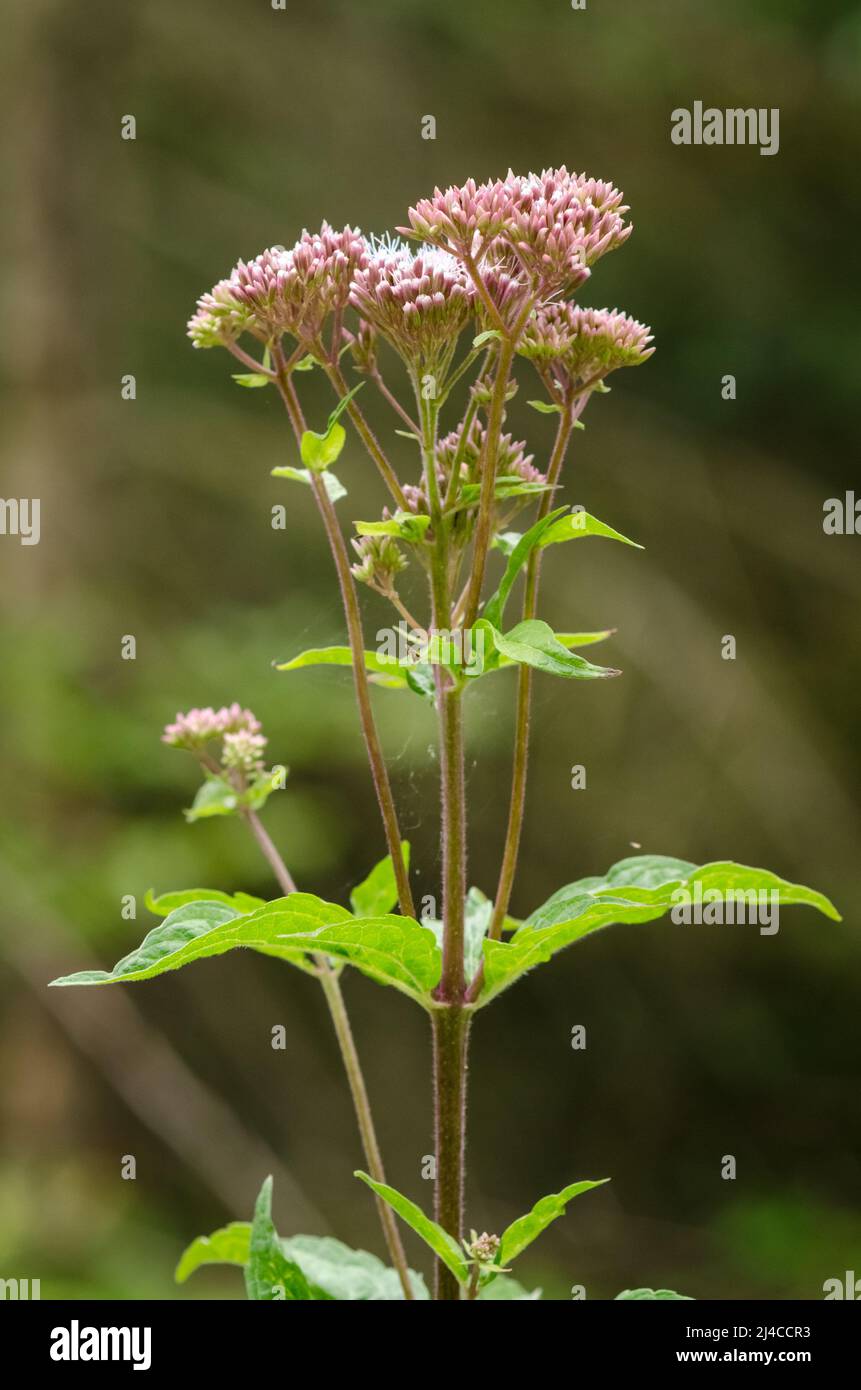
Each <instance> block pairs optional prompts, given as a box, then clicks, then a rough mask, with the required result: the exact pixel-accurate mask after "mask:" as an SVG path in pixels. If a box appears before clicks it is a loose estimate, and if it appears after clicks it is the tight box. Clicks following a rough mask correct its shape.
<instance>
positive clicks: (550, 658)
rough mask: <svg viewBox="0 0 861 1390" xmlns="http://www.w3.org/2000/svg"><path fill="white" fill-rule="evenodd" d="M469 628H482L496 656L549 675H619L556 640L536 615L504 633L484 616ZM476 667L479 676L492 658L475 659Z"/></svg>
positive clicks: (489, 667) (570, 677)
mask: <svg viewBox="0 0 861 1390" xmlns="http://www.w3.org/2000/svg"><path fill="white" fill-rule="evenodd" d="M473 632H475V633H476V634H478V633H479V632H484V633H485V634H486V637H487V638H489V640H490V643H491V646H492V647H493V648H494V649H495V650H496V652H498V653H499V655H500V656H502V657H507V658H508V659H509V661H513V662H516V663H517V664H518V665H521V666H534V667H535V669H536V670H538V671H546V672H547V673H548V674H549V675H552V676H564V677H566V678H567V679H568V680H598V679H606V678H607V677H609V676H618V675H620V672H619V671H616V670H614V669H613V668H612V667H609V666H594V665H593V664H592V662H591V661H587V660H586V658H585V657H584V656H577V654H576V652H570V651H569V650H568V648H567V647H564V646H563V645H562V643H561V642H560V641H559V639H558V638H557V636H556V634H555V633H554V631H553V629H552V628H551V627H550V626H549V625H548V624H547V623H545V622H542V621H541V619H539V618H529V619H527V620H526V621H525V622H522V623H518V624H517V626H516V627H513V628H512V629H511V631H510V632H506V633H505V634H503V633H501V632H499V631H498V629H497V628H495V627H494V626H493V624H492V623H489V622H488V621H487V619H486V618H479V620H478V622H477V623H476V624H475V627H474V629H473ZM479 650H480V648H479ZM476 668H477V669H476V675H477V676H480V675H483V674H484V673H485V671H486V670H493V669H494V662H493V661H490V662H487V661H485V662H484V663H481V662H478V663H476ZM466 675H467V676H470V675H471V672H470V670H469V669H467V670H466Z"/></svg>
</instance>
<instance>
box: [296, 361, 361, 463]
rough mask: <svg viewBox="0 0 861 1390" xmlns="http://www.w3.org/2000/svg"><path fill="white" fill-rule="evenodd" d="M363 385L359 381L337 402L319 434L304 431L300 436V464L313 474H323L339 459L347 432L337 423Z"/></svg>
mask: <svg viewBox="0 0 861 1390" xmlns="http://www.w3.org/2000/svg"><path fill="white" fill-rule="evenodd" d="M364 384H365V383H364V382H363V381H360V382H359V384H358V386H354V387H353V389H352V391H348V392H347V394H346V396H344V397H343V398H342V399H341V400H340V401H339V402H338V404H337V405H336V406H335V409H334V410H333V411H332V413H331V415H330V416H329V419H328V421H327V423H326V428H325V430H323V432H322V433H321V434H318V433H317V431H316V430H306V431H305V433H304V434H303V435H302V439H301V441H300V445H299V452H300V453H301V455H302V462H303V463H304V464H305V466H306V468H310V469H311V471H312V472H313V473H324V472H325V471H326V469H327V468H328V467H329V466H330V464H333V463H335V461H336V460H337V458H338V457H339V455H340V453H341V450H342V449H343V447H344V445H345V443H346V442H347V432H346V430H345V429H344V426H343V425H339V424H338V421H339V420H340V418H341V416H342V415H343V413H344V411H345V410H346V409H347V406H348V405H349V404H350V401H351V400H352V399H353V397H354V396H355V394H356V392H357V391H361V389H362V387H363V386H364Z"/></svg>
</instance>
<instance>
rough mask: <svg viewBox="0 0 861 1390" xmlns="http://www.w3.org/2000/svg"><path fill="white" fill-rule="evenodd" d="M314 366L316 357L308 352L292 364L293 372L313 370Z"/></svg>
mask: <svg viewBox="0 0 861 1390" xmlns="http://www.w3.org/2000/svg"><path fill="white" fill-rule="evenodd" d="M316 366H317V359H316V357H314V355H313V354H312V353H310V352H308V353H306V354H305V356H304V357H300V359H299V361H298V362H297V363H296V365H295V366H294V368H293V370H294V372H313V370H314V368H315V367H316Z"/></svg>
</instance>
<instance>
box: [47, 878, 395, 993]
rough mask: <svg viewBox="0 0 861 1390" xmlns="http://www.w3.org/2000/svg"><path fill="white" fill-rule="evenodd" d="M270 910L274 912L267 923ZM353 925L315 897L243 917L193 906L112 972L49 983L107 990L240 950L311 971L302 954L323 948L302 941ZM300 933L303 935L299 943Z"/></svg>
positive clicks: (293, 897)
mask: <svg viewBox="0 0 861 1390" xmlns="http://www.w3.org/2000/svg"><path fill="white" fill-rule="evenodd" d="M270 909H275V910H274V911H273V912H272V913H271V914H270V916H269V917H268V918H267V917H266V914H267V913H269V912H270ZM351 920H352V919H351V917H350V914H349V912H347V910H346V908H343V907H339V906H338V905H337V903H327V902H324V900H323V899H322V898H316V897H315V896H314V894H313V893H291V894H290V895H289V897H286V898H276V899H275V900H274V902H272V903H266V904H265V905H264V906H263V907H262V908H260V909H258V910H257V911H255V912H251V913H247V914H246V913H242V914H240V913H239V912H237V911H236V909H235V908H233V907H230V906H229V905H228V904H226V903H219V902H190V903H187V904H186V905H185V906H184V907H178V908H177V909H176V910H175V911H174V912H171V913H170V915H169V916H168V917H166V918H165V920H164V921H163V922H162V924H161V926H159V927H154V928H153V930H152V931H151V932H149V933H148V935H147V936H145V937H144V939H143V941H142V942H141V944H140V946H138V947H137V948H136V950H134V951H132V952H131V953H130V954H129V955H127V956H124V957H123V958H122V960H120V961H118V962H117V964H116V965H115V966H114V968H113V970H111V971H106V970H83V971H80V972H79V973H78V974H76V975H64V976H61V978H60V979H58V980H53V981H52V982H51V983H52V984H54V985H107V984H122V983H127V982H129V981H132V980H151V979H154V978H155V976H157V975H164V974H165V973H166V972H167V971H169V970H179V969H180V967H181V966H183V965H189V964H191V962H192V961H195V960H204V959H206V958H208V957H210V956H220V955H223V954H224V953H225V951H232V950H234V949H235V948H237V947H242V946H245V947H248V948H249V949H250V950H253V951H260V952H261V954H263V955H267V956H275V957H277V958H278V959H279V960H286V961H288V962H289V963H290V964H291V965H299V966H300V967H301V968H303V969H306V970H309V971H310V970H312V969H313V967H312V965H311V964H310V963H309V962H306V961H305V960H304V954H305V952H306V951H307V950H311V951H316V950H318V949H321V948H319V947H317V946H316V945H311V946H305V944H304V942H305V941H306V940H307V941H313V939H314V934H315V932H317V931H318V930H319V928H320V927H321V926H325V925H331V924H333V923H338V922H342V921H347V922H349V921H351ZM394 920H397V921H400V920H402V919H401V918H396V919H394ZM301 933H304V936H301V944H300V934H301ZM288 938H289V939H288ZM294 943H295V944H294Z"/></svg>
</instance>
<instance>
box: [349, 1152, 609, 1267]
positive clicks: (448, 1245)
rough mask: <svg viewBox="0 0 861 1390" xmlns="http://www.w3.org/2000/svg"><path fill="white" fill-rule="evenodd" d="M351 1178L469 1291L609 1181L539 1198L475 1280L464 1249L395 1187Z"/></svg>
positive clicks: (573, 1186)
mask: <svg viewBox="0 0 861 1390" xmlns="http://www.w3.org/2000/svg"><path fill="white" fill-rule="evenodd" d="M355 1176H356V1177H357V1178H360V1179H361V1180H362V1182H364V1183H366V1184H367V1185H368V1187H370V1189H371V1191H372V1192H375V1193H376V1195H377V1196H378V1197H379V1198H381V1200H382V1201H384V1202H386V1203H388V1205H389V1206H390V1207H391V1208H392V1210H393V1211H394V1212H396V1213H397V1215H398V1216H399V1217H400V1218H401V1220H402V1221H404V1222H406V1224H407V1225H408V1226H409V1227H410V1229H411V1230H413V1231H415V1233H416V1235H418V1236H421V1238H422V1240H423V1241H424V1242H425V1244H426V1245H427V1246H428V1247H429V1248H430V1249H431V1250H432V1251H433V1253H434V1254H435V1255H436V1256H437V1258H438V1259H440V1260H442V1262H443V1264H444V1265H445V1266H446V1268H447V1269H448V1270H449V1271H450V1272H451V1273H452V1274H453V1275H454V1277H455V1279H456V1280H457V1282H458V1283H459V1284H460V1286H461V1288H462V1289H464V1290H471V1291H474V1290H478V1289H481V1288H483V1287H485V1286H487V1285H489V1284H491V1283H492V1282H493V1281H494V1280H495V1279H497V1278H498V1277H499V1276H500V1275H501V1274H502V1273H503V1271H504V1270H506V1269H507V1267H508V1266H509V1265H510V1264H511V1262H512V1260H515V1259H516V1258H517V1256H518V1255H520V1254H522V1253H523V1251H524V1250H525V1249H526V1248H527V1246H529V1245H531V1244H532V1242H533V1241H534V1240H536V1239H537V1238H538V1236H540V1235H541V1233H542V1231H545V1230H546V1229H547V1227H548V1226H549V1225H550V1224H551V1223H552V1222H553V1221H556V1220H557V1218H558V1217H560V1216H562V1215H564V1212H565V1208H566V1207H567V1205H568V1203H569V1202H571V1201H573V1200H574V1198H575V1197H579V1196H580V1195H581V1194H582V1193H584V1192H590V1191H591V1190H592V1188H594V1187H602V1186H603V1184H604V1183H605V1182H609V1178H600V1179H598V1180H597V1181H595V1182H592V1181H589V1180H585V1181H583V1182H575V1183H571V1184H570V1185H569V1186H568V1187H565V1188H563V1189H562V1191H561V1192H552V1193H550V1195H549V1196H547V1197H542V1198H541V1200H540V1201H538V1202H536V1203H535V1206H534V1207H533V1208H532V1210H531V1211H530V1212H527V1213H526V1215H525V1216H521V1217H519V1218H518V1220H517V1221H514V1222H512V1224H511V1225H510V1226H508V1227H507V1228H506V1230H505V1231H503V1233H502V1236H501V1237H500V1240H499V1246H498V1249H497V1252H496V1257H495V1259H494V1261H493V1264H488V1265H481V1266H480V1267H479V1270H478V1277H476V1274H475V1270H474V1261H472V1260H471V1259H470V1258H469V1257H468V1255H467V1253H466V1251H465V1249H464V1247H463V1246H461V1245H460V1244H459V1243H458V1242H457V1241H456V1240H455V1239H454V1237H453V1236H451V1235H449V1234H448V1232H447V1231H445V1230H443V1228H442V1226H440V1225H438V1224H437V1222H436V1221H433V1220H431V1218H430V1217H429V1216H426V1215H425V1213H424V1212H423V1211H422V1209H421V1207H419V1206H417V1205H416V1203H415V1202H412V1201H410V1199H409V1197H405V1196H404V1195H403V1193H401V1192H398V1191H397V1190H396V1188H394V1187H389V1186H388V1184H387V1183H381V1182H375V1181H374V1179H373V1178H370V1177H369V1176H368V1174H367V1173H363V1172H361V1171H357V1172H356V1174H355Z"/></svg>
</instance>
